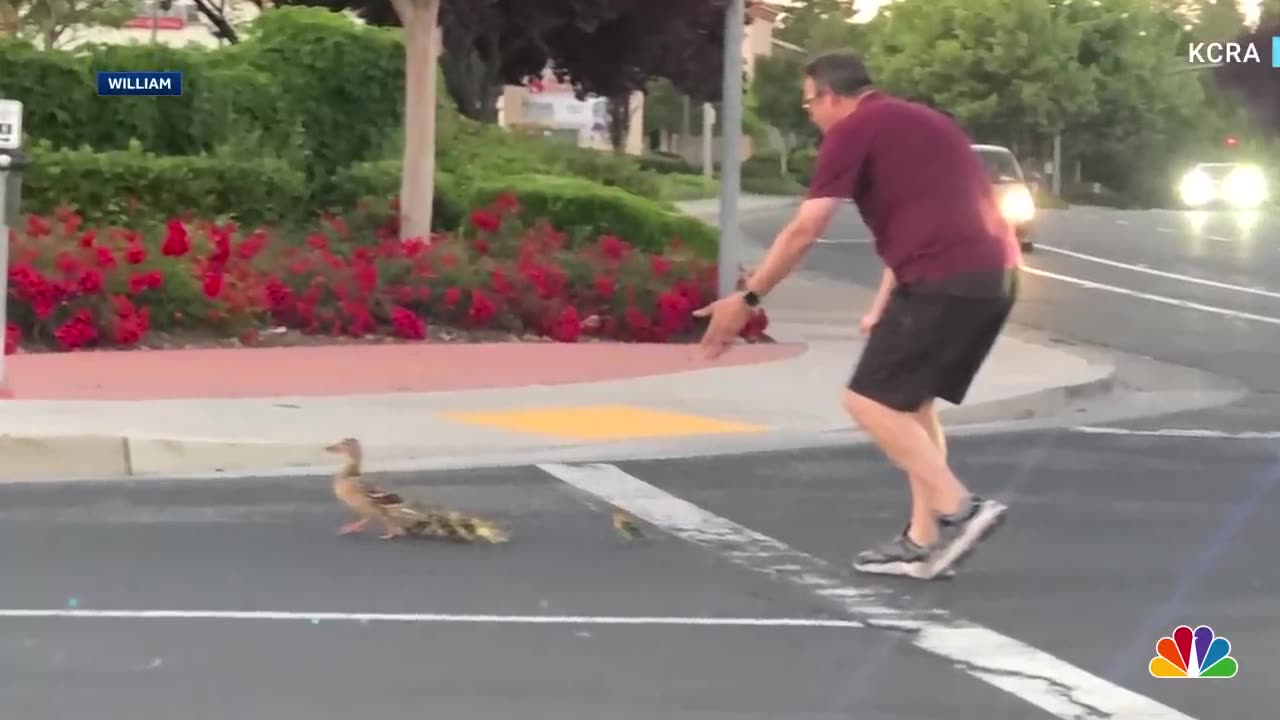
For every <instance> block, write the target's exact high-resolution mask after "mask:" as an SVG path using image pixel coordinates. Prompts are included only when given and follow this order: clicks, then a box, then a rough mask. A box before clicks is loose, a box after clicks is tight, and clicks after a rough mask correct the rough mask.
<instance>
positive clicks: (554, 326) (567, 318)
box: [547, 305, 582, 343]
mask: <svg viewBox="0 0 1280 720" xmlns="http://www.w3.org/2000/svg"><path fill="white" fill-rule="evenodd" d="M547 334H548V335H550V336H551V339H552V340H555V341H557V342H570V343H571V342H578V338H579V337H581V336H582V319H581V318H580V317H578V311H577V309H576V308H574V307H573V306H572V305H566V306H565V307H564V309H563V310H561V311H560V314H559V315H557V316H556V318H555V320H553V321H552V322H551V327H550V328H548V333H547Z"/></svg>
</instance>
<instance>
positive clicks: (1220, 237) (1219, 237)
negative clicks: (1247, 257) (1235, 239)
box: [1206, 235, 1231, 243]
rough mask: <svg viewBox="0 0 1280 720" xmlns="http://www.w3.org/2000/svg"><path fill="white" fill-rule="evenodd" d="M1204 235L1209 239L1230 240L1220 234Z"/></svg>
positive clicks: (1227, 241) (1225, 241) (1226, 241)
mask: <svg viewBox="0 0 1280 720" xmlns="http://www.w3.org/2000/svg"><path fill="white" fill-rule="evenodd" d="M1206 237H1208V238H1209V239H1210V240H1217V241H1218V242H1224V243H1229V242H1231V238H1224V237H1222V236H1221V235H1207V236H1206Z"/></svg>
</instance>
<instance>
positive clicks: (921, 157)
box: [808, 91, 1022, 294]
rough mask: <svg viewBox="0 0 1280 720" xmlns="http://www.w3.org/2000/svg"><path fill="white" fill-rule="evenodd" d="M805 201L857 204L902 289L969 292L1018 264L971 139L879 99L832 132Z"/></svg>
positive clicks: (876, 95) (940, 120)
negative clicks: (961, 288)
mask: <svg viewBox="0 0 1280 720" xmlns="http://www.w3.org/2000/svg"><path fill="white" fill-rule="evenodd" d="M808 196H809V197H810V198H831V197H838V198H844V199H851V200H853V201H854V202H855V203H857V206H858V211H859V212H860V213H861V214H862V219H863V222H865V223H866V225H867V227H868V228H870V229H871V232H872V234H873V235H874V236H875V246H876V252H877V253H878V254H879V255H880V257H881V259H883V260H884V262H885V264H886V265H888V266H889V267H890V268H891V269H892V270H893V274H894V276H895V277H896V278H897V280H898V282H899V283H900V284H903V285H923V286H943V287H945V286H947V285H951V284H956V283H959V284H961V285H971V283H970V282H968V280H967V279H971V278H973V277H974V276H977V277H979V278H986V277H991V276H993V275H994V276H995V277H997V278H999V277H1001V276H1003V275H1007V274H1008V271H1009V270H1010V269H1012V268H1016V267H1018V266H1019V265H1020V264H1021V261H1022V252H1021V249H1020V248H1019V245H1018V241H1017V237H1016V235H1015V234H1014V230H1013V228H1012V227H1011V226H1010V225H1009V223H1007V222H1006V221H1005V219H1004V217H1003V215H1002V214H1001V212H1000V206H999V203H998V201H997V199H996V194H995V189H994V188H993V187H992V185H991V181H990V179H989V178H988V176H987V173H986V170H985V168H984V167H983V166H982V161H981V159H980V158H979V157H978V155H977V153H975V152H974V150H973V148H972V146H971V143H970V140H969V138H968V136H967V135H966V134H965V132H964V131H963V130H962V129H961V128H960V127H959V126H957V125H956V124H955V122H953V121H952V120H951V119H950V118H948V117H947V116H945V115H943V114H942V113H939V112H937V111H935V110H933V109H932V108H929V107H926V106H924V105H921V104H918V103H913V102H909V101H906V100H903V99H900V98H896V97H893V96H891V95H886V94H884V93H883V92H879V91H874V92H872V94H870V95H868V96H866V97H864V98H863V99H862V101H861V102H860V103H859V104H858V106H857V109H856V110H855V111H854V112H853V113H852V114H851V115H850V116H849V117H847V118H845V119H843V120H841V121H840V122H838V123H836V124H835V125H834V126H832V127H831V128H830V129H829V130H828V131H827V133H826V134H825V136H824V137H823V140H822V145H821V147H820V148H819V150H818V157H817V161H816V163H815V165H814V170H813V176H812V180H810V182H809V193H808ZM985 284H986V283H984V282H979V285H985ZM983 294H986V293H983Z"/></svg>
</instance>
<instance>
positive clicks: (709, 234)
mask: <svg viewBox="0 0 1280 720" xmlns="http://www.w3.org/2000/svg"><path fill="white" fill-rule="evenodd" d="M505 192H510V193H515V195H516V196H517V197H518V198H519V199H520V203H521V206H522V207H521V213H522V216H523V217H524V219H525V220H526V221H536V220H538V219H542V218H545V219H547V220H548V221H550V222H551V224H552V225H553V226H555V227H558V228H563V229H565V230H566V231H567V232H569V233H570V238H571V240H572V241H573V243H574V244H581V243H591V242H594V241H595V240H596V239H597V238H598V237H599V236H601V235H617V236H619V237H621V238H623V239H625V240H627V241H628V242H630V243H632V244H634V245H635V246H636V247H638V248H642V249H645V250H646V251H648V252H661V251H662V249H663V248H665V247H667V245H668V244H669V243H670V241H671V240H672V238H679V240H680V241H681V242H682V243H683V244H684V245H685V246H686V247H688V248H689V249H690V250H692V251H693V252H695V253H697V254H698V255H699V256H701V257H705V258H713V257H715V255H716V244H717V234H716V230H715V228H713V227H711V226H710V225H707V224H706V223H704V222H702V221H700V220H697V219H695V218H692V217H689V216H687V215H684V214H682V213H680V212H679V211H678V210H675V209H674V208H672V207H671V206H669V205H667V204H665V203H659V202H655V201H653V200H648V199H646V198H643V197H638V196H636V195H632V194H630V193H627V192H624V191H622V190H620V189H618V188H611V187H605V186H602V185H599V184H597V183H593V182H591V181H589V180H584V179H581V178H571V177H562V176H554V175H512V176H509V177H506V178H497V179H490V180H488V181H485V182H482V183H479V184H477V185H475V186H474V187H472V188H471V189H470V191H469V193H468V197H469V199H470V203H469V204H470V206H471V207H482V206H485V205H488V204H489V203H491V202H493V200H494V199H495V198H496V197H497V196H498V195H500V194H502V193H505Z"/></svg>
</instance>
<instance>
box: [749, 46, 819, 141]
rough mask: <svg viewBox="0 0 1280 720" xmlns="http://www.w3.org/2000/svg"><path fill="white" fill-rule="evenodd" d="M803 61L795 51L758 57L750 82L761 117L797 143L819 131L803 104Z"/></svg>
mask: <svg viewBox="0 0 1280 720" xmlns="http://www.w3.org/2000/svg"><path fill="white" fill-rule="evenodd" d="M804 64H805V58H803V57H801V56H799V55H795V54H785V55H782V54H779V55H773V56H771V57H763V58H760V59H759V60H757V61H756V74H755V77H754V78H753V79H752V82H751V84H752V91H753V92H754V94H755V96H756V113H757V114H758V115H759V116H760V119H761V120H763V121H764V122H766V123H768V124H770V125H772V126H773V127H775V128H777V129H778V130H779V131H780V132H782V133H783V134H784V135H791V136H794V137H795V138H796V140H797V142H812V141H814V140H816V139H817V137H818V133H817V130H816V129H815V128H814V126H813V122H812V121H810V120H809V114H808V113H807V112H805V109H804V106H803V105H802V103H803V102H804V98H803V96H802V90H803V88H802V87H801V85H802V83H801V80H802V78H803V76H804Z"/></svg>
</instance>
